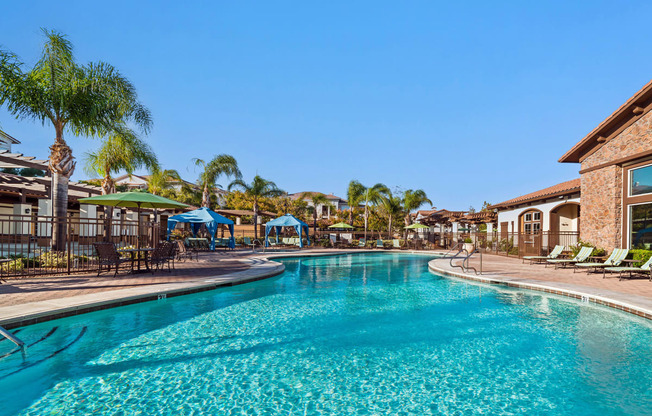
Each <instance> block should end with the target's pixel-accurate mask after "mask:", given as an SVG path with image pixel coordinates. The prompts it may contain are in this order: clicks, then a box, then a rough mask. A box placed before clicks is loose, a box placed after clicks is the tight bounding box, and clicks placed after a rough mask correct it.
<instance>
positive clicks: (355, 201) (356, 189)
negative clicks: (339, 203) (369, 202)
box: [346, 180, 367, 225]
mask: <svg viewBox="0 0 652 416" xmlns="http://www.w3.org/2000/svg"><path fill="white" fill-rule="evenodd" d="M366 190H367V188H365V186H364V185H363V184H361V183H360V182H358V181H356V180H353V181H351V182H349V189H348V191H347V192H346V203H347V204H348V205H349V225H353V207H357V206H358V205H360V203H361V202H362V201H363V200H364V193H365V191H366Z"/></svg>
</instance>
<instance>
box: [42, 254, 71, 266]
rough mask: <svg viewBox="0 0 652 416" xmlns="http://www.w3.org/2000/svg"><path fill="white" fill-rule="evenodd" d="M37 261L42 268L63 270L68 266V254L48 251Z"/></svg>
mask: <svg viewBox="0 0 652 416" xmlns="http://www.w3.org/2000/svg"><path fill="white" fill-rule="evenodd" d="M37 261H38V262H39V263H40V265H41V267H46V268H52V269H54V268H61V267H66V266H67V265H68V254H67V253H57V252H52V251H48V252H46V253H43V254H41V255H40V256H38V258H37Z"/></svg>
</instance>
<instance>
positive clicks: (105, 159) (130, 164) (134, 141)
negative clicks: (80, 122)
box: [85, 132, 158, 195]
mask: <svg viewBox="0 0 652 416" xmlns="http://www.w3.org/2000/svg"><path fill="white" fill-rule="evenodd" d="M85 161H86V166H85V170H86V173H87V174H89V175H99V176H100V177H101V178H102V194H103V195H106V194H110V193H113V192H115V182H114V181H113V174H114V173H117V172H119V171H121V170H124V171H126V172H127V173H128V174H130V175H131V174H133V173H134V171H135V170H136V169H140V168H142V167H146V168H149V169H151V170H155V169H158V160H157V159H156V155H155V154H154V152H153V151H152V148H151V147H150V146H149V145H148V144H147V143H145V142H144V141H142V140H140V139H139V138H138V137H136V136H135V135H134V134H133V133H131V132H129V133H123V134H111V135H110V136H108V138H107V139H106V140H104V141H103V142H102V146H101V147H100V148H99V149H98V150H97V151H96V152H93V153H87V154H86V158H85Z"/></svg>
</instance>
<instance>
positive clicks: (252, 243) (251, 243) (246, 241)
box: [244, 237, 261, 250]
mask: <svg viewBox="0 0 652 416" xmlns="http://www.w3.org/2000/svg"><path fill="white" fill-rule="evenodd" d="M244 245H245V246H248V247H251V249H252V250H255V249H256V246H257V245H258V246H260V245H261V244H260V241H258V240H256V239H254V240H253V241H251V237H244Z"/></svg>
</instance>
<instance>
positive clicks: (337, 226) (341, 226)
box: [328, 222, 355, 229]
mask: <svg viewBox="0 0 652 416" xmlns="http://www.w3.org/2000/svg"><path fill="white" fill-rule="evenodd" d="M328 228H349V229H354V228H355V227H353V226H351V225H349V224H347V223H345V222H338V223H337V224H333V225H330V226H329V227H328Z"/></svg>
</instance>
